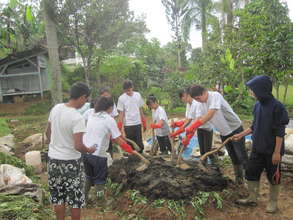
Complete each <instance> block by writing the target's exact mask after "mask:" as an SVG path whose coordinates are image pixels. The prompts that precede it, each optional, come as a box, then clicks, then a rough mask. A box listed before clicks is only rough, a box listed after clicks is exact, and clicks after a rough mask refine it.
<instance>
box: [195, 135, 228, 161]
mask: <svg viewBox="0 0 293 220" xmlns="http://www.w3.org/2000/svg"><path fill="white" fill-rule="evenodd" d="M231 140H232V137H229V138H227V139H226V140H225V141H224V142H223V143H222V144H221V146H220V147H218V148H216V149H215V150H212V151H209V152H207V153H205V154H204V155H202V156H201V157H200V160H201V161H203V160H205V159H206V158H207V157H208V156H210V155H212V154H214V153H217V152H218V151H219V150H221V149H222V148H223V147H224V146H225V145H226V144H227V143H228V142H229V141H231Z"/></svg>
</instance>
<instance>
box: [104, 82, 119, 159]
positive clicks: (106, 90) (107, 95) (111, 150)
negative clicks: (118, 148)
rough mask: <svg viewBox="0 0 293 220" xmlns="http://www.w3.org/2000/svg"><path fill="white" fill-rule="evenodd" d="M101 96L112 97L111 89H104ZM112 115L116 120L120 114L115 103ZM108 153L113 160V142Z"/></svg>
mask: <svg viewBox="0 0 293 220" xmlns="http://www.w3.org/2000/svg"><path fill="white" fill-rule="evenodd" d="M100 95H101V96H104V97H112V94H111V93H110V88H108V87H104V88H102V89H101V90H100ZM110 115H111V116H112V117H113V118H114V119H117V118H118V115H119V113H118V110H117V106H116V104H115V102H114V105H113V111H112V112H111V113H110ZM108 152H109V153H110V155H111V157H112V158H113V143H112V141H111V140H110V143H109V149H108Z"/></svg>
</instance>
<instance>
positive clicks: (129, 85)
mask: <svg viewBox="0 0 293 220" xmlns="http://www.w3.org/2000/svg"><path fill="white" fill-rule="evenodd" d="M122 87H123V89H124V90H126V89H130V88H133V82H132V81H131V80H129V79H127V80H124V82H123V86H122Z"/></svg>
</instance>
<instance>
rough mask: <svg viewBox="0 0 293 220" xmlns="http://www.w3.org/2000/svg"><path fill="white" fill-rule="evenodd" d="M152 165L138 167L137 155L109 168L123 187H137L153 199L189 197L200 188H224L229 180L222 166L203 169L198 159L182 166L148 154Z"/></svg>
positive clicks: (119, 161)
mask: <svg viewBox="0 0 293 220" xmlns="http://www.w3.org/2000/svg"><path fill="white" fill-rule="evenodd" d="M148 159H149V160H150V161H151V164H150V166H149V167H148V168H147V169H146V170H144V171H140V172H139V171H137V170H136V168H138V167H139V166H140V165H141V163H140V161H139V159H138V158H137V157H135V156H130V157H129V158H122V159H120V160H116V161H114V163H113V165H112V166H111V167H110V169H109V177H110V178H111V180H112V181H114V182H117V183H122V184H123V189H136V190H139V191H140V192H141V193H142V194H143V195H145V196H147V197H148V198H150V199H158V198H166V199H174V200H179V199H189V198H191V197H192V196H194V195H196V194H197V192H198V191H207V192H208V191H221V190H223V189H224V188H226V187H227V183H228V180H227V179H226V178H224V177H223V176H222V174H221V173H220V171H219V169H218V168H208V169H207V170H202V169H201V168H200V166H199V165H198V162H192V164H190V163H189V165H190V166H191V168H188V169H186V170H182V169H180V168H176V167H175V166H174V165H173V164H171V162H167V161H165V160H164V159H162V158H148Z"/></svg>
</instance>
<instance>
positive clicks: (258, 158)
mask: <svg viewBox="0 0 293 220" xmlns="http://www.w3.org/2000/svg"><path fill="white" fill-rule="evenodd" d="M272 157H273V155H272V154H260V153H257V152H255V151H252V152H251V154H250V157H249V160H248V163H247V169H246V172H245V178H246V179H247V180H248V181H259V180H260V176H261V173H262V172H263V171H264V170H266V173H267V178H268V180H269V182H270V183H271V184H272V185H275V184H276V183H275V180H274V174H275V172H276V170H277V168H278V165H273V162H272ZM280 173H281V167H280Z"/></svg>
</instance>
